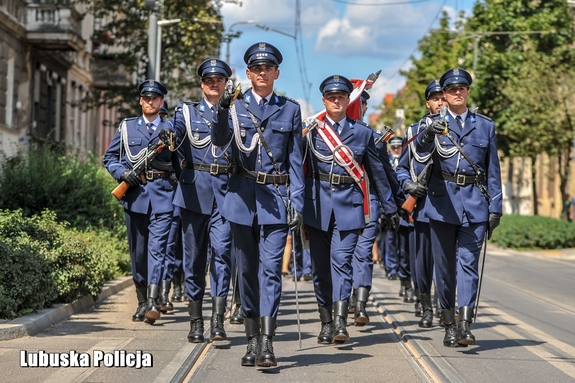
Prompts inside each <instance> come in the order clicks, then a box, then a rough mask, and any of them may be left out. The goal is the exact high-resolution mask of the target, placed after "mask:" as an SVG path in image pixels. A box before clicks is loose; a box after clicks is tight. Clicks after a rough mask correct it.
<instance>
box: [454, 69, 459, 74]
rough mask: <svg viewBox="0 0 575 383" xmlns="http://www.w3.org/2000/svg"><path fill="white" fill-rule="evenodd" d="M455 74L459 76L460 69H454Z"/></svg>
mask: <svg viewBox="0 0 575 383" xmlns="http://www.w3.org/2000/svg"><path fill="white" fill-rule="evenodd" d="M453 74H454V75H456V76H459V68H455V69H453Z"/></svg>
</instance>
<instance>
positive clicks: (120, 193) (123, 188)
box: [112, 141, 166, 201]
mask: <svg viewBox="0 0 575 383" xmlns="http://www.w3.org/2000/svg"><path fill="white" fill-rule="evenodd" d="M165 147H166V145H165V144H164V143H163V142H162V141H159V142H158V143H157V144H156V145H155V147H154V148H153V149H152V150H151V151H150V152H149V153H148V155H147V156H146V157H145V158H142V159H141V160H140V161H138V163H136V165H134V168H133V169H132V170H134V171H135V172H136V173H137V174H138V175H139V176H140V179H141V180H142V184H145V183H146V182H147V180H146V176H145V174H144V170H145V167H146V164H147V163H149V162H152V161H153V160H154V158H156V157H157V156H158V154H160V153H162V150H164V148H165ZM129 188H130V185H128V183H127V182H126V181H122V182H120V184H119V185H118V186H116V187H115V188H114V190H112V194H113V195H114V197H116V199H117V200H118V201H120V200H122V198H124V196H125V195H126V193H127V192H128V189H129Z"/></svg>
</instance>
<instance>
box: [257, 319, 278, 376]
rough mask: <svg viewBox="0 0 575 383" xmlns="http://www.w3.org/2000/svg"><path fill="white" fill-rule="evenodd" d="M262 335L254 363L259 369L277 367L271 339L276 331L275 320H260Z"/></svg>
mask: <svg viewBox="0 0 575 383" xmlns="http://www.w3.org/2000/svg"><path fill="white" fill-rule="evenodd" d="M261 325H262V333H261V335H260V339H259V341H258V345H257V348H256V361H257V365H258V366H259V367H275V366H277V365H278V364H277V362H276V356H275V355H274V345H273V337H274V333H275V331H276V319H275V318H273V317H262V318H261Z"/></svg>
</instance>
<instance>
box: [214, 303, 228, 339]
mask: <svg viewBox="0 0 575 383" xmlns="http://www.w3.org/2000/svg"><path fill="white" fill-rule="evenodd" d="M225 314H226V298H222V297H212V319H211V321H210V340H211V341H218V340H226V339H228V336H227V335H226V331H225V330H224V315H225Z"/></svg>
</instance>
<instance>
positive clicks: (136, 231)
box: [103, 80, 177, 324]
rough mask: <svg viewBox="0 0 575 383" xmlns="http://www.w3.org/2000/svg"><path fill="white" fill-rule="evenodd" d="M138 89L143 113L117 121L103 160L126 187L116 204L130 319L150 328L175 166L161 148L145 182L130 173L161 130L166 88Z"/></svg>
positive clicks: (148, 84) (151, 84) (149, 84)
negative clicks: (132, 299) (126, 262)
mask: <svg viewBox="0 0 575 383" xmlns="http://www.w3.org/2000/svg"><path fill="white" fill-rule="evenodd" d="M138 90H139V92H140V105H141V106H142V113H143V114H142V115H141V116H140V117H133V118H127V119H125V120H123V121H122V122H121V124H120V128H119V130H118V132H117V133H116V135H115V136H114V138H113V139H112V141H111V142H110V146H109V147H108V149H107V150H106V153H105V154H104V160H103V162H104V166H105V167H106V169H108V172H110V174H111V175H112V177H114V178H115V179H116V180H118V181H125V182H126V183H128V184H129V185H130V188H129V189H128V191H127V192H126V195H125V196H124V197H123V198H122V200H121V201H120V204H121V205H122V206H123V207H124V216H125V218H126V225H127V229H128V230H127V232H128V244H129V248H130V260H131V264H132V277H133V280H134V284H135V285H136V294H137V297H138V308H137V310H136V313H135V314H134V315H133V316H132V320H133V321H135V322H139V321H144V320H145V321H147V322H148V323H151V324H153V323H154V322H155V321H156V320H157V319H158V318H160V315H161V314H160V307H159V305H158V298H159V294H160V286H159V284H160V282H161V280H162V279H161V278H162V275H163V270H162V269H163V266H164V257H165V256H166V253H167V242H168V234H169V231H170V226H171V221H172V210H173V206H172V198H173V193H174V187H173V183H172V180H171V175H172V172H173V171H174V169H175V168H176V167H177V156H176V155H175V153H172V152H170V151H169V150H167V149H166V150H163V151H162V152H161V153H160V154H159V155H158V157H156V158H155V159H154V160H153V161H152V162H150V163H149V164H148V166H147V168H146V169H145V173H144V174H145V178H146V182H145V183H144V182H143V181H142V179H141V177H140V175H139V174H136V173H135V172H134V171H133V170H132V167H133V166H134V164H135V163H136V162H138V161H139V160H140V159H143V158H144V157H145V156H146V154H147V152H148V148H149V146H151V145H153V144H156V143H157V142H158V141H159V135H160V132H161V131H162V130H163V129H164V128H165V127H167V123H164V122H162V121H161V118H160V116H159V111H160V107H161V106H162V105H163V103H164V96H165V95H166V94H167V93H168V91H167V90H166V87H165V86H164V85H163V84H161V83H160V82H158V81H154V80H146V81H144V82H142V83H141V84H140V86H139V87H138Z"/></svg>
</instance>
